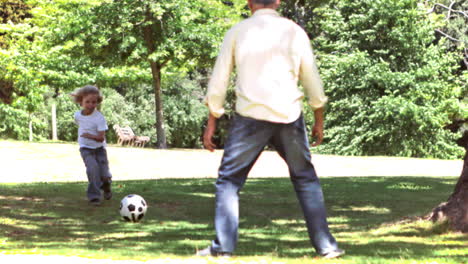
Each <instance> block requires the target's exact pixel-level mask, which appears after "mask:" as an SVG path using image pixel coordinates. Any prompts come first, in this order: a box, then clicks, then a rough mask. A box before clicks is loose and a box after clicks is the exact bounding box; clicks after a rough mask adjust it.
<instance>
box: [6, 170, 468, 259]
mask: <svg viewBox="0 0 468 264" xmlns="http://www.w3.org/2000/svg"><path fill="white" fill-rule="evenodd" d="M455 182H456V178H452V177H450V178H436V177H353V178H343V177H339V178H338V177H337V178H323V179H321V183H322V186H323V189H324V193H325V199H326V204H327V206H328V214H329V218H328V219H329V223H330V227H331V230H332V233H333V234H334V235H335V237H336V238H337V240H338V242H339V244H340V247H342V248H343V249H345V250H346V251H347V255H345V257H343V258H342V259H340V260H330V261H327V260H322V259H316V258H315V256H316V255H315V253H314V251H313V249H312V247H311V246H310V243H309V240H308V237H307V232H306V229H305V225H304V221H303V218H302V213H301V210H300V208H299V206H298V203H297V201H296V197H295V194H294V191H293V188H292V186H291V183H290V182H289V179H286V178H262V179H249V180H248V181H247V184H246V186H245V187H244V189H243V191H242V193H241V210H240V215H241V219H240V238H239V243H238V249H237V251H236V257H234V258H232V259H230V260H223V261H222V262H223V263H238V262H243V263H249V262H252V263H273V262H277V263H303V262H304V260H309V261H310V260H313V262H314V263H456V264H460V263H466V261H467V256H468V247H467V245H468V240H467V237H466V235H462V234H458V233H451V232H449V231H448V229H447V227H446V225H444V224H437V225H433V224H432V223H430V222H427V221H423V220H417V216H421V215H424V214H426V213H427V212H429V211H430V210H431V208H433V207H434V206H435V205H437V204H438V203H439V202H442V201H445V200H446V199H447V197H448V195H449V194H450V193H451V191H452V190H453V188H454V185H455ZM213 183H214V179H160V180H146V181H115V182H114V184H113V187H114V198H113V200H111V201H106V202H104V203H103V205H102V206H100V207H92V206H89V205H88V204H87V201H86V199H85V188H86V183H83V182H79V183H30V184H0V208H1V213H0V253H3V254H39V253H40V254H45V255H64V256H71V255H73V256H83V257H88V258H98V259H100V258H108V259H134V260H150V259H176V260H180V261H181V262H184V261H190V262H191V261H197V260H200V259H198V258H194V257H192V255H193V254H194V252H195V250H196V249H197V248H203V247H205V246H207V245H208V243H209V241H210V239H212V238H213V235H214V230H213V210H214V196H213V192H214V186H213ZM130 193H137V194H140V195H142V196H143V197H144V198H145V199H146V201H147V202H148V204H149V206H150V207H149V208H148V214H147V215H146V216H145V218H144V220H143V222H141V223H137V224H133V223H126V222H124V221H122V220H121V219H120V217H119V213H118V208H119V203H120V199H121V198H122V197H123V196H125V195H126V194H130ZM217 261H218V260H216V259H212V260H208V261H207V262H204V263H211V262H217Z"/></svg>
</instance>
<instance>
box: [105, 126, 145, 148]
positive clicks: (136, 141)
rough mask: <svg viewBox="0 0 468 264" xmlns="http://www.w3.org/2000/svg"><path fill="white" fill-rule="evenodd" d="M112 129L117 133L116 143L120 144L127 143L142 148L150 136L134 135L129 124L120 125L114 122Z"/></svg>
mask: <svg viewBox="0 0 468 264" xmlns="http://www.w3.org/2000/svg"><path fill="white" fill-rule="evenodd" d="M114 130H115V133H116V134H117V144H118V145H120V146H123V145H125V144H127V145H128V146H132V147H133V146H134V147H141V148H143V147H144V146H145V145H146V143H148V142H149V141H150V137H147V136H135V133H133V130H132V129H131V128H130V127H129V126H126V127H121V126H119V125H117V124H116V125H114Z"/></svg>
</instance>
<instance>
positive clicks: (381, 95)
mask: <svg viewBox="0 0 468 264" xmlns="http://www.w3.org/2000/svg"><path fill="white" fill-rule="evenodd" d="M330 5H333V6H334V7H335V8H334V9H332V8H327V7H323V8H319V9H317V10H315V12H316V13H317V14H319V15H320V17H322V19H321V20H320V22H319V25H320V27H321V28H322V32H323V33H322V34H321V35H320V36H317V37H316V38H315V39H314V40H313V43H314V44H313V46H314V47H317V51H318V52H317V53H318V55H319V58H318V60H319V62H320V69H321V76H322V78H323V81H324V83H325V89H326V94H327V95H328V96H329V99H330V102H329V104H328V108H327V117H326V121H327V123H326V127H327V133H326V143H325V145H324V146H323V147H322V148H321V150H322V151H324V152H326V153H334V154H340V155H394V156H411V157H436V158H455V157H460V156H461V154H462V153H461V149H460V148H458V147H457V146H456V144H455V138H456V137H457V136H458V135H457V134H453V133H451V132H450V131H448V130H445V129H444V126H445V125H447V124H449V123H450V120H452V119H453V118H454V117H456V116H460V115H463V114H466V111H467V110H466V108H463V105H462V104H461V103H460V101H459V98H460V96H461V87H462V85H463V80H461V79H460V78H459V77H457V76H456V71H457V69H458V65H457V58H456V54H453V53H450V52H449V51H447V50H446V49H445V48H444V47H443V45H437V44H433V41H434V35H433V31H434V25H433V24H431V23H430V21H429V19H427V18H426V17H425V15H424V10H420V9H419V8H418V7H417V1H414V0H401V1H374V0H361V1H332V2H331V3H330ZM307 116H308V119H309V120H310V119H312V116H311V114H310V113H309V114H308V115H307Z"/></svg>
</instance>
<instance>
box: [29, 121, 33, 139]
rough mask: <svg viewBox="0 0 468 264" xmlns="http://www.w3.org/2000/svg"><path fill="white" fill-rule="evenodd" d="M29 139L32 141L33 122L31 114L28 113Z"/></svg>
mask: <svg viewBox="0 0 468 264" xmlns="http://www.w3.org/2000/svg"><path fill="white" fill-rule="evenodd" d="M29 141H30V142H32V141H33V122H32V115H31V114H29Z"/></svg>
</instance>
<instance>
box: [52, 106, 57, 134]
mask: <svg viewBox="0 0 468 264" xmlns="http://www.w3.org/2000/svg"><path fill="white" fill-rule="evenodd" d="M51 112H52V113H51V114H52V140H57V139H58V138H57V107H56V103H55V100H54V101H53V102H52V110H51Z"/></svg>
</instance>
